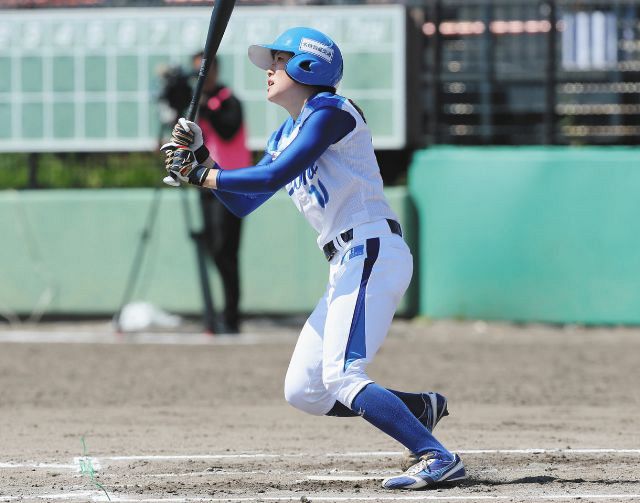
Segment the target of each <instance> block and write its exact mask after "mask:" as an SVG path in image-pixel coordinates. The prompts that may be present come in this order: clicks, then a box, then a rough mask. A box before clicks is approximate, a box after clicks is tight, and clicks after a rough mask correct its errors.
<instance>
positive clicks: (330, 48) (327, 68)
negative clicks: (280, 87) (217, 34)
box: [249, 27, 342, 87]
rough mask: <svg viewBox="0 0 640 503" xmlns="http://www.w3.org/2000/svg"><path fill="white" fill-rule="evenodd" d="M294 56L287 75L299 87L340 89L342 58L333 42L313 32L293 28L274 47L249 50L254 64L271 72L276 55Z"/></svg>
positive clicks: (259, 46) (260, 46)
mask: <svg viewBox="0 0 640 503" xmlns="http://www.w3.org/2000/svg"><path fill="white" fill-rule="evenodd" d="M272 51H284V52H291V53H293V56H292V57H291V59H290V60H289V61H288V62H287V66H286V67H285V71H286V72H287V75H289V77H291V78H292V79H293V80H295V81H296V82H299V83H300V84H307V85H312V86H329V87H338V83H339V82H340V79H341V78H342V54H341V53H340V49H339V48H338V46H337V45H336V44H335V42H334V41H333V40H331V39H330V38H329V37H327V36H326V35H325V34H324V33H322V32H319V31H318V30H314V29H312V28H303V27H297V28H290V29H288V30H287V31H285V32H284V33H283V34H282V35H280V36H279V37H278V38H276V40H275V42H273V43H272V44H264V45H252V46H250V47H249V59H250V60H251V62H252V63H253V64H254V65H256V66H258V67H260V68H262V69H263V70H268V69H269V68H271V65H272V64H273V52H272Z"/></svg>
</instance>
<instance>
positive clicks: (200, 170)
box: [160, 142, 209, 187]
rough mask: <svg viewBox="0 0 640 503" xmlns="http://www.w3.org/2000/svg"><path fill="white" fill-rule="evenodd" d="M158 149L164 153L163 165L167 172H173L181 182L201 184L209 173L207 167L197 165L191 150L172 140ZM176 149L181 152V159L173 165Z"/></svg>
mask: <svg viewBox="0 0 640 503" xmlns="http://www.w3.org/2000/svg"><path fill="white" fill-rule="evenodd" d="M160 150H162V151H163V152H164V153H165V155H166V158H165V161H164V166H165V169H166V170H167V173H173V174H174V175H175V176H176V178H178V180H180V181H181V182H186V183H190V184H191V185H197V186H199V187H201V186H202V184H203V183H204V181H205V180H206V179H207V175H208V174H209V168H207V167H205V166H199V165H198V162H197V161H196V160H195V158H194V155H193V152H191V150H189V149H187V148H185V147H183V146H180V145H176V144H175V143H173V142H169V143H165V144H164V145H163V146H162V147H160ZM178 151H180V152H181V155H182V161H181V162H180V164H178V165H174V160H175V156H176V152H178Z"/></svg>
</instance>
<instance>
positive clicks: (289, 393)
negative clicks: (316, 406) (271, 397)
mask: <svg viewBox="0 0 640 503" xmlns="http://www.w3.org/2000/svg"><path fill="white" fill-rule="evenodd" d="M306 398H307V397H306V392H305V387H304V386H303V385H301V383H299V382H296V381H294V380H293V379H285V381H284V399H285V400H286V401H287V402H288V403H289V405H291V406H293V407H295V408H296V409H299V410H301V411H303V412H308V410H307V409H308V403H307V400H306Z"/></svg>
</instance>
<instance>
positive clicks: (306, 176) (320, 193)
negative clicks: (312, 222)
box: [285, 164, 329, 208]
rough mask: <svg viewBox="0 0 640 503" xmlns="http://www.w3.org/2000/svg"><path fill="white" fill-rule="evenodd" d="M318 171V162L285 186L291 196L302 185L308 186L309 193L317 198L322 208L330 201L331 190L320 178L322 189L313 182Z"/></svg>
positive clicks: (319, 183) (319, 182)
mask: <svg viewBox="0 0 640 503" xmlns="http://www.w3.org/2000/svg"><path fill="white" fill-rule="evenodd" d="M317 173H318V165H317V164H314V165H313V166H309V167H308V168H307V169H305V170H304V171H303V172H302V173H301V174H300V175H298V177H297V178H296V179H295V180H293V181H291V182H289V183H288V184H287V185H286V187H285V188H286V189H287V194H289V196H292V195H293V193H294V192H295V191H296V190H299V189H300V188H302V187H306V186H308V187H309V188H308V189H307V193H308V194H309V195H310V196H312V197H313V198H315V200H316V201H317V203H318V204H319V205H320V207H321V208H324V207H325V206H326V205H327V203H328V202H329V191H328V190H327V188H326V187H325V186H324V184H323V183H322V182H321V181H320V179H319V178H318V187H319V188H320V190H318V187H316V186H315V185H313V184H312V183H311V180H313V179H314V178H315V177H316V174H317Z"/></svg>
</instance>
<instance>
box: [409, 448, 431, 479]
mask: <svg viewBox="0 0 640 503" xmlns="http://www.w3.org/2000/svg"><path fill="white" fill-rule="evenodd" d="M437 459H438V454H437V453H436V452H427V453H426V454H423V455H422V456H420V461H418V462H417V463H416V464H414V465H413V466H411V467H409V468H408V469H407V471H406V474H407V475H415V474H416V473H420V472H421V471H424V470H427V469H428V468H429V465H431V464H432V463H434V462H435V461H436V460H437Z"/></svg>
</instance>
